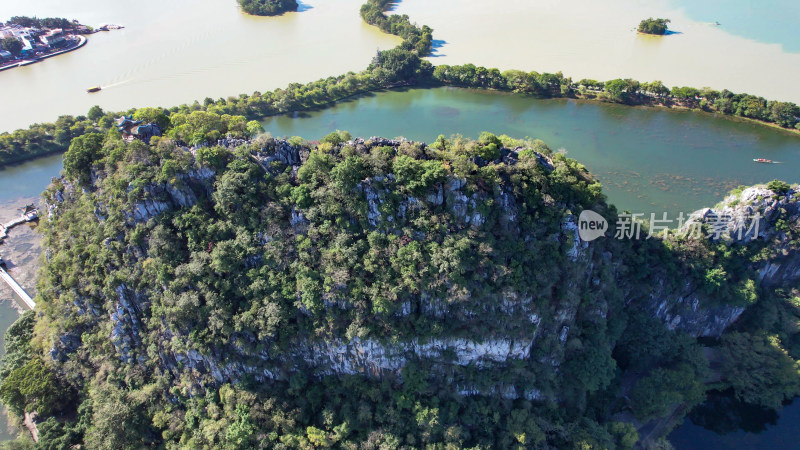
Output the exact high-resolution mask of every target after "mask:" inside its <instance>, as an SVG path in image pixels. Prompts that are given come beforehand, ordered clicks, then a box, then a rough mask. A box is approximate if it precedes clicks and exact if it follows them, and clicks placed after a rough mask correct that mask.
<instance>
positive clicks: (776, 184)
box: [767, 180, 792, 195]
mask: <svg viewBox="0 0 800 450" xmlns="http://www.w3.org/2000/svg"><path fill="white" fill-rule="evenodd" d="M791 188H792V187H791V186H790V185H789V183H786V182H785V181H781V180H772V181H770V182H769V183H767V189H769V190H770V191H772V192H774V193H776V194H778V195H783V194H785V193H787V192H788V191H789V189H791Z"/></svg>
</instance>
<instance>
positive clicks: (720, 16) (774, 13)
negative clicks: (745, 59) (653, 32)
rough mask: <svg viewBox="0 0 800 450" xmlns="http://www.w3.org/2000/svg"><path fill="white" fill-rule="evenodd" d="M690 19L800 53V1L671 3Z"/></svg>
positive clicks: (691, 0)
mask: <svg viewBox="0 0 800 450" xmlns="http://www.w3.org/2000/svg"><path fill="white" fill-rule="evenodd" d="M670 3H671V4H673V5H675V6H679V7H683V8H684V9H685V10H686V13H687V15H688V16H689V18H690V19H692V20H696V21H698V22H707V23H713V22H719V23H720V25H721V27H722V29H723V30H725V31H727V32H729V33H732V34H735V35H737V36H742V37H746V38H750V39H754V40H757V41H760V42H765V43H773V44H781V45H782V46H783V48H784V50H785V51H787V52H793V53H798V52H800V2H798V1H797V0H766V1H754V0H735V1H731V0H727V1H725V0H670Z"/></svg>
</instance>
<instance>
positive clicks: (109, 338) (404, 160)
mask: <svg viewBox="0 0 800 450" xmlns="http://www.w3.org/2000/svg"><path fill="white" fill-rule="evenodd" d="M137 114H138V116H139V117H148V118H150V120H152V121H158V120H162V121H164V112H163V111H162V110H157V109H149V110H148V109H145V110H140V111H137ZM169 118H170V119H171V120H170V121H164V122H163V123H164V124H165V125H166V126H165V132H166V137H163V138H153V140H152V141H151V143H150V145H147V144H144V143H143V142H140V141H133V142H130V143H126V142H124V141H123V140H122V139H121V138H120V136H119V135H118V134H117V133H116V132H115V131H111V132H108V133H105V134H100V133H88V134H85V135H83V136H81V137H79V138H76V139H73V141H72V144H71V146H70V149H69V151H68V152H67V153H66V155H65V169H66V177H65V178H64V179H60V180H56V181H55V182H54V184H53V185H52V186H51V187H50V188H49V189H48V192H47V193H46V194H45V198H46V199H47V201H48V204H50V205H52V208H50V211H51V212H52V216H50V217H49V218H47V219H46V220H44V221H43V223H42V224H41V227H42V230H43V232H44V236H45V246H46V248H47V249H48V255H49V256H48V259H47V262H46V263H45V266H44V268H43V270H42V273H41V275H40V277H39V285H38V292H39V295H38V296H37V304H38V305H39V306H38V308H40V309H39V310H38V313H37V315H36V316H33V315H30V314H29V315H26V316H24V317H23V320H21V321H20V322H18V323H17V324H15V325H14V327H12V329H11V330H10V331H9V336H8V339H7V350H8V351H7V355H6V357H5V358H4V365H3V369H2V371H1V372H0V377H2V381H1V382H0V399H2V401H3V402H4V403H5V404H6V405H8V406H9V408H10V409H11V411H12V412H14V413H15V414H16V415H17V416H19V415H21V414H23V413H24V412H26V411H31V410H36V411H37V413H38V414H39V417H40V423H39V425H38V427H39V438H40V443H41V444H42V445H45V446H70V445H76V444H82V445H85V446H87V447H89V448H137V447H143V446H159V447H167V448H176V447H184V448H198V447H225V448H242V447H263V448H294V447H305V448H312V447H329V446H340V447H346V448H358V447H364V448H373V447H383V448H399V447H401V446H415V447H416V446H427V445H434V446H443V447H444V446H449V447H471V446H483V447H498V448H508V447H510V446H513V445H522V446H543V445H550V446H555V447H558V448H565V447H586V446H589V447H596V448H630V447H631V446H632V445H633V443H635V442H636V441H637V439H638V435H637V431H636V429H637V428H638V427H640V426H642V425H643V424H646V423H647V422H648V421H650V420H653V419H658V418H661V417H664V416H666V415H669V414H671V413H672V411H673V410H674V408H675V406H676V405H678V404H681V405H684V407H686V408H690V407H691V406H692V405H695V404H697V403H699V402H700V401H702V399H703V394H704V391H705V389H706V386H705V383H704V381H705V380H706V378H707V377H708V376H709V366H708V363H707V361H706V360H705V357H704V354H703V351H702V348H701V346H700V344H699V343H698V342H697V341H696V340H695V339H694V338H693V337H692V336H691V335H689V334H687V333H686V332H684V331H681V330H675V331H670V330H668V329H667V328H666V327H665V326H664V325H663V324H662V322H660V321H659V320H658V319H656V318H654V317H653V316H652V315H650V314H649V313H648V312H647V311H648V307H647V306H646V304H642V305H638V306H632V305H636V302H637V301H641V302H644V303H647V299H648V298H649V297H650V296H651V295H652V294H653V286H656V285H660V286H662V287H663V289H664V291H663V293H664V294H663V295H668V294H667V293H668V292H670V290H671V289H680V288H681V286H683V285H684V283H685V282H686V281H687V280H688V281H689V282H690V283H692V284H693V285H695V286H696V288H692V290H693V291H695V292H697V293H698V294H696V295H700V296H701V297H700V298H702V299H703V300H702V302H703V303H702V304H703V305H706V306H708V307H716V308H731V307H739V305H742V306H748V305H749V306H752V305H756V306H753V307H752V308H751V309H752V310H753V311H756V310H757V309H758V308H767V309H770V310H776V309H777V310H779V311H784V312H783V313H782V314H787V316H785V317H786V318H790V317H798V311H795V310H794V309H792V308H794V307H793V306H791V305H793V304H795V303H796V302H797V300H796V299H795V298H794V297H796V295H797V294H796V293H793V292H792V291H786V292H783V293H781V294H780V295H762V294H761V293H760V291H759V290H758V288H757V286H756V285H754V284H753V282H752V280H753V279H754V276H755V275H754V274H753V272H752V269H751V268H750V267H751V266H750V264H760V263H759V262H760V261H764V260H765V259H766V258H770V257H771V256H770V255H771V252H770V251H769V249H768V248H767V247H766V246H765V245H766V244H765V243H760V244H758V243H754V244H753V245H746V246H733V247H731V246H729V244H725V243H721V242H717V243H715V242H711V241H707V240H700V241H693V240H682V239H678V238H675V239H668V240H661V239H651V240H646V241H635V242H634V241H618V240H614V239H607V240H601V241H597V242H596V243H592V247H582V246H578V245H577V241H576V237H575V236H574V235H573V234H571V232H569V231H568V230H569V229H570V228H569V226H567V225H565V223H567V222H569V221H570V220H575V219H574V218H575V215H576V214H577V213H578V212H579V211H581V210H583V209H585V208H592V209H593V210H595V211H599V212H601V213H602V214H603V215H604V216H605V217H606V218H607V219H608V220H609V221H610V222H611V223H613V222H614V221H615V217H616V211H615V210H614V208H613V207H610V206H608V205H606V204H605V202H604V197H603V195H602V193H601V190H600V185H599V183H597V182H596V181H595V180H594V179H593V178H592V177H591V175H590V174H589V173H588V172H586V169H585V168H584V167H583V166H582V165H580V164H579V163H578V162H577V161H574V160H571V159H569V158H566V157H564V156H563V155H561V154H558V153H553V152H552V151H550V149H549V148H548V147H547V146H546V145H545V144H544V143H543V142H541V141H520V140H516V139H512V138H510V137H508V136H496V135H493V134H491V133H483V134H481V137H480V139H478V140H476V141H471V140H467V139H463V138H461V137H457V136H456V137H453V138H445V137H444V136H441V137H440V138H439V139H437V140H436V142H434V143H432V144H430V145H425V144H421V143H415V142H409V141H405V140H397V141H394V140H386V139H380V138H375V139H369V140H363V139H354V138H352V137H351V136H350V135H349V134H348V133H346V132H336V133H332V134H331V135H329V136H326V137H325V138H324V139H322V140H321V141H320V142H319V143H308V142H305V141H304V140H303V139H301V138H292V139H290V140H288V141H287V140H280V139H273V138H272V137H270V136H269V135H263V134H261V130H260V129H258V128H257V127H256V125H257V124H256V125H253V126H250V125H251V124H249V123H248V122H247V121H246V120H245V118H244V117H236V116H229V117H227V118H224V117H223V116H222V115H219V114H216V113H213V112H207V111H200V110H198V111H193V112H190V113H176V114H173V115H172V116H170V117H169ZM222 133H225V134H226V135H227V134H229V135H230V136H239V138H241V139H244V142H245V143H244V144H243V145H240V146H238V147H236V148H232V149H228V148H223V147H219V146H214V145H213V144H212V145H208V144H206V141H202V139H199V140H198V141H202V142H199V145H197V146H192V147H188V146H185V145H189V144H188V143H185V142H186V141H185V140H183V142H184V144H180V142H181V140H182V139H184V137H186V136H209V135H210V136H212V137H216V136H221V135H222ZM773 187H774V188H775V189H776V190H778V191H780V192H781V193H780V194H775V195H782V196H784V198H785V196H787V195H793V194H792V193H793V192H794V190H792V188H791V187H788V188H786V189H784V186H783V185H780V184H779V183H776V184H774V185H773ZM776 198H777V197H776ZM784 201H785V200H784ZM565 221H566V222H565ZM782 226H786V227H787V228H786V229H787V232H788V233H789V234H790V235H791V236H795V234H794V233H796V227H797V224H787V225H782ZM608 255H613V258H614V260H615V261H618V263H609V262H608V261H607V260H606V258H608V257H609V256H608ZM587 271H588V272H587ZM720 279H724V280H730V281H729V282H728V283H722V284H720V282H719V280H720ZM793 296H794V297H793ZM632 299H639V300H632ZM631 302H633V304H632V303H631ZM793 302H794V303H793ZM714 305H716V306H714ZM774 316H775V315H774V314H772V315H764V314H760V313H759V314H755V313H754V314H753V316H752V318H750V319H748V320H752V321H753V322H754V323H756V322H757V323H758V324H757V325H756V324H753V325H748V326H747V327H746V328H743V329H742V330H741V332H742V333H751V334H755V335H759V336H763V338H760V339H763V344H758V345H757V346H753V347H748V345H747V342H749V341H743V340H742V339H736V338H733V337H732V338H730V339H729V340H724V341H723V342H722V343H721V344H720V346H719V348H718V349H717V350H714V351H716V352H719V354H720V355H721V358H722V360H723V361H726V363H725V364H727V365H725V367H726V371H725V373H724V376H723V380H724V383H726V385H727V386H731V387H732V388H733V389H735V391H736V392H737V394H738V395H740V396H741V398H742V399H744V400H747V401H753V397H752V394H751V393H752V392H754V391H756V390H764V389H766V390H768V391H769V392H770V396H769V397H764V398H765V399H766V398H768V399H769V400H765V402H766V403H765V404H767V405H769V406H773V405H774V404H775V403H774V402H775V401H779V400H780V399H782V398H786V397H788V396H791V395H794V394H795V393H797V391H798V383H797V381H798V376H799V375H798V372H797V364H796V362H795V360H794V359H792V356H791V355H793V354H795V353H794V352H796V351H797V350H796V348H795V346H794V344H793V343H794V342H796V341H798V334H797V330H794V329H791V328H790V327H789V328H786V327H784V325H782V324H786V323H788V322H786V320H785V319H783V320H776V319H773V317H774ZM782 327H783V328H782ZM531 339H533V345H531V344H530V343H531ZM348 349H351V350H348ZM352 349H355V350H352ZM350 351H357V352H359V353H358V354H359V355H362V356H358V357H355V356H353V355H354V354H352V353H350ZM742 352H752V355H753V356H752V357H753V361H754V363H753V364H752V365H749V366H744V367H743V366H741V365H739V364H738V363H737V362H736V359H735V358H734V357H732V356H726V355H733V354H741V353H742ZM476 355H477V356H476ZM480 355H483V356H480ZM501 355H502V356H501ZM98 374H101V375H102V376H99V375H98ZM765 377H766V378H768V379H771V380H775V381H774V382H772V383H770V384H769V385H768V386H764V385H762V384H760V383H762V382H763V380H764V379H766V378H765ZM34 380H35V382H33V381H34ZM621 391H624V392H628V393H629V394H628V397H629V401H628V400H624V399H623V397H620V396H619V392H621ZM776 399H777V400H776ZM120 423H125V424H126V427H120V426H119V424H120Z"/></svg>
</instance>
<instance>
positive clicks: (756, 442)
mask: <svg viewBox="0 0 800 450" xmlns="http://www.w3.org/2000/svg"><path fill="white" fill-rule="evenodd" d="M798 424H800V400H798V399H795V400H794V401H793V402H792V403H791V404H790V405H788V406H785V407H784V408H783V409H782V410H781V411H780V416H779V415H778V413H776V412H774V411H771V410H766V409H762V408H758V407H754V406H750V405H744V404H742V403H739V402H738V401H736V400H735V399H734V398H733V395H732V394H731V393H730V392H727V393H713V392H712V393H711V394H709V396H708V401H707V402H706V404H704V405H701V406H700V407H698V408H697V409H696V410H695V411H693V412H692V413H691V414H690V416H689V417H687V418H686V419H685V420H684V423H683V425H681V426H680V427H678V428H677V429H676V430H675V431H673V432H672V433H671V434H670V435H669V441H670V442H671V443H672V445H673V446H675V448H676V449H678V450H751V449H758V448H763V449H770V450H796V449H797V448H798V446H799V445H798V434H797V430H798V428H797V427H798Z"/></svg>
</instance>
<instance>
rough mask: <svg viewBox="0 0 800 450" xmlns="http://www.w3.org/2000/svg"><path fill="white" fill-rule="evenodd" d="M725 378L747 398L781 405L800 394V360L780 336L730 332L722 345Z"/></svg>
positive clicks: (777, 406)
mask: <svg viewBox="0 0 800 450" xmlns="http://www.w3.org/2000/svg"><path fill="white" fill-rule="evenodd" d="M720 357H721V359H722V368H721V373H722V379H723V381H724V382H726V383H728V384H729V385H730V386H731V387H733V390H734V392H735V393H736V396H737V397H738V398H739V399H741V400H742V401H744V402H747V403H752V404H757V405H762V406H766V407H769V408H774V409H778V408H780V407H781V403H782V402H783V401H784V400H785V399H789V398H792V397H794V396H796V395H798V394H800V364H799V363H798V362H797V361H795V360H794V359H792V358H791V357H790V356H789V354H788V353H787V352H786V350H784V349H783V347H782V344H781V341H780V339H779V338H778V336H770V335H766V334H759V335H752V334H749V333H738V332H734V333H730V334H728V335H725V336H723V338H722V346H721V347H720Z"/></svg>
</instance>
